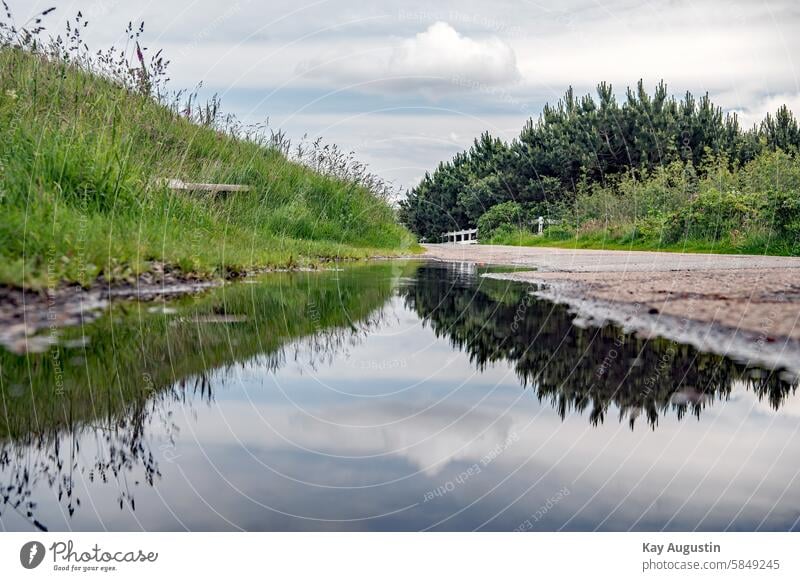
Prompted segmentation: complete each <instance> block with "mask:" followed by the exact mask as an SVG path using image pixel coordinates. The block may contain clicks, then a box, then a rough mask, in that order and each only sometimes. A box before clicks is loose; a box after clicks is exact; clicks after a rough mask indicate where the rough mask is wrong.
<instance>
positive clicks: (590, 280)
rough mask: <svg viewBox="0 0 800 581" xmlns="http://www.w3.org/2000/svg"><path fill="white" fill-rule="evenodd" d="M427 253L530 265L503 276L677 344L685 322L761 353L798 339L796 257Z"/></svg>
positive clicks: (462, 249) (799, 274)
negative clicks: (534, 285)
mask: <svg viewBox="0 0 800 581" xmlns="http://www.w3.org/2000/svg"><path fill="white" fill-rule="evenodd" d="M425 248H426V256H427V257H429V258H436V259H439V260H448V261H465V262H475V263H484V264H502V265H514V266H519V267H530V268H531V269H535V270H532V271H530V272H516V273H514V274H513V275H510V276H504V278H513V279H517V280H525V281H530V282H534V283H540V284H542V285H545V287H544V288H546V289H547V290H546V291H545V292H543V293H540V294H542V295H543V296H545V297H546V298H550V299H553V300H556V301H558V302H563V303H567V304H570V305H572V306H573V307H574V308H575V310H576V311H578V312H579V314H583V315H587V313H588V314H589V315H591V311H594V312H597V311H598V309H599V310H601V311H602V312H603V317H604V318H610V319H612V320H615V321H616V322H618V323H621V324H630V323H633V322H635V323H636V324H634V325H633V326H634V327H638V328H639V330H640V331H641V330H642V327H643V326H644V322H645V321H646V320H648V319H649V322H648V325H647V326H648V327H649V331H650V332H653V333H656V334H662V335H665V336H670V337H671V338H675V339H681V338H684V337H679V336H677V335H679V333H678V332H677V327H678V326H677V322H678V321H684V322H686V321H689V322H691V323H693V331H692V334H693V335H694V336H695V337H697V336H699V335H702V334H703V333H708V332H709V331H710V330H711V328H712V327H713V329H714V331H715V332H717V333H719V332H720V330H722V331H723V332H724V333H726V334H727V335H729V336H730V337H728V338H727V340H728V341H730V340H731V339H735V340H736V341H739V342H742V343H744V344H750V345H751V346H753V345H754V344H755V347H757V348H758V349H760V350H762V351H763V350H770V349H771V350H773V351H775V350H776V349H777V348H778V346H780V349H781V350H782V351H783V355H786V354H788V353H789V352H790V351H794V349H788V348H786V347H787V342H788V343H792V344H794V343H798V341H800V258H787V257H777V256H733V255H712V254H677V253H667V252H625V251H602V250H565V249H557V248H520V247H514V246H482V245H453V244H451V245H444V244H442V245H439V244H431V245H426V246H425ZM581 311H583V312H582V313H581ZM634 320H635V321H634ZM670 326H671V327H672V332H670V331H669V329H668V327H670ZM683 329H684V331H685V329H686V325H685V324H684V325H683ZM693 342H695V343H697V342H698V341H693ZM745 346H746V345H745ZM773 346H774V347H773ZM798 346H800V343H798V345H794V347H798ZM739 347H742V345H740V346H739ZM714 350H716V351H719V350H720V349H714ZM739 350H740V351H741V349H739ZM798 353H800V350H798ZM781 358H782V359H785V357H781ZM792 367H795V365H792ZM796 367H799V368H800V361H798V362H797V365H796Z"/></svg>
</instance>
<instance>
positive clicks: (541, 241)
mask: <svg viewBox="0 0 800 581" xmlns="http://www.w3.org/2000/svg"><path fill="white" fill-rule="evenodd" d="M482 243H484V242H482ZM485 243H486V244H504V245H508V246H545V247H551V248H567V249H586V250H639V251H658V252H687V253H701V254H761V255H772V256H795V255H796V254H797V253H796V250H795V249H794V248H793V247H792V246H791V245H789V244H786V243H785V241H783V240H776V239H774V238H773V239H772V240H770V238H769V236H767V235H759V234H753V235H750V236H745V237H742V238H738V239H732V238H731V237H730V236H726V237H723V238H721V239H719V240H716V241H710V240H702V239H684V240H681V241H679V242H674V243H669V244H668V243H665V242H663V241H662V240H661V239H660V238H658V237H649V236H636V235H635V234H634V228H633V227H632V226H631V227H628V228H607V229H598V230H594V231H589V232H584V233H573V234H571V235H568V233H565V232H564V231H562V230H560V229H559V230H558V231H556V232H554V233H552V234H548V231H547V230H545V233H544V234H543V235H541V236H539V235H536V234H533V233H532V232H529V231H527V230H514V231H503V232H499V233H497V234H496V235H495V236H493V237H492V238H491V239H490V240H487V241H486V242H485Z"/></svg>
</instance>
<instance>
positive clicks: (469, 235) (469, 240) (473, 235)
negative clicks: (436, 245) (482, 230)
mask: <svg viewBox="0 0 800 581" xmlns="http://www.w3.org/2000/svg"><path fill="white" fill-rule="evenodd" d="M442 238H444V241H445V242H447V243H450V244H477V243H478V229H477V228H472V229H471V230H458V231H456V232H445V233H444V234H442Z"/></svg>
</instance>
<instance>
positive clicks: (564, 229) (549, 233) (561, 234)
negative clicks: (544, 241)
mask: <svg viewBox="0 0 800 581" xmlns="http://www.w3.org/2000/svg"><path fill="white" fill-rule="evenodd" d="M544 236H545V238H548V239H549V240H570V239H572V238H575V229H574V228H573V227H572V226H568V225H566V224H551V225H550V226H547V227H546V228H545V229H544Z"/></svg>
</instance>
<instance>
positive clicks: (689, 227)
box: [664, 188, 764, 243]
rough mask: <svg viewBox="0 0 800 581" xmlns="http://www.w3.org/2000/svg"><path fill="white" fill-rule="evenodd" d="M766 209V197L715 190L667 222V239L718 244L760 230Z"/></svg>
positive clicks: (701, 194)
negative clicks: (757, 227)
mask: <svg viewBox="0 0 800 581" xmlns="http://www.w3.org/2000/svg"><path fill="white" fill-rule="evenodd" d="M763 206H764V197H763V196H760V195H758V194H745V193H742V192H739V191H736V190H734V191H727V192H720V191H719V190H717V189H716V188H711V189H709V190H706V191H704V192H702V193H700V194H699V195H698V196H697V197H696V198H695V199H694V200H692V201H691V202H690V203H689V204H688V205H687V206H686V207H685V208H682V209H680V210H678V211H677V212H674V213H673V214H672V215H671V216H670V217H669V218H668V219H667V223H666V227H665V230H664V239H665V241H666V242H667V243H673V242H678V241H679V240H681V239H683V238H687V239H702V240H708V241H717V240H720V239H722V238H724V237H725V236H727V235H728V234H730V233H731V232H734V231H743V230H749V229H751V228H753V227H754V226H758V225H759V221H760V220H761V218H762V217H763V214H762V209H763Z"/></svg>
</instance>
